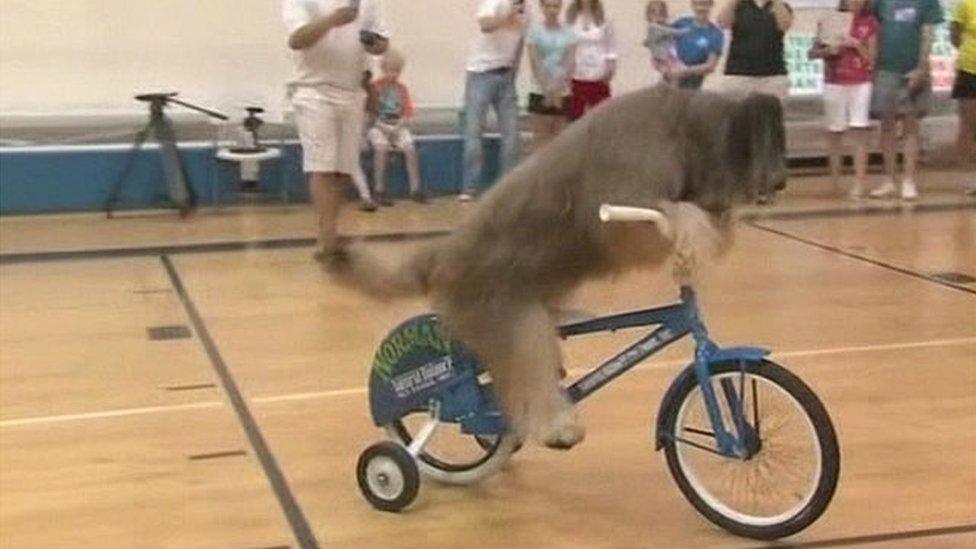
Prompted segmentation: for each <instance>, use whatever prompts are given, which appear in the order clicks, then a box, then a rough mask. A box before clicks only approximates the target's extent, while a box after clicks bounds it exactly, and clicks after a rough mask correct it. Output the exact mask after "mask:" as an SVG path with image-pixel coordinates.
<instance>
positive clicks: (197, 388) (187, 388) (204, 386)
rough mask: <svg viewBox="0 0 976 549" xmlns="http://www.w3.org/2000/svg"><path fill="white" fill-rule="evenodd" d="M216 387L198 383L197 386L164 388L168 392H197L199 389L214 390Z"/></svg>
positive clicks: (170, 386)
mask: <svg viewBox="0 0 976 549" xmlns="http://www.w3.org/2000/svg"><path fill="white" fill-rule="evenodd" d="M215 387H216V385H214V384H213V383H197V384H195V385H169V386H167V387H163V389H166V390H167V391H196V390H199V389H213V388H215Z"/></svg>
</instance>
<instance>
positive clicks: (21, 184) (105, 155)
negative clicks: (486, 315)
mask: <svg viewBox="0 0 976 549" xmlns="http://www.w3.org/2000/svg"><path fill="white" fill-rule="evenodd" d="M417 148H418V151H419V154H420V169H421V179H422V180H423V182H424V184H425V189H426V191H427V192H428V194H430V195H443V194H454V193H457V192H458V191H459V189H460V184H461V139H460V137H459V136H445V137H428V138H425V137H418V138H417ZM283 152H284V154H283V160H281V161H282V162H283V165H281V166H279V165H278V164H277V162H279V161H277V160H273V161H268V162H264V163H263V164H262V169H261V187H262V190H263V191H265V192H267V193H269V194H271V195H276V196H277V195H281V194H282V190H283V189H282V185H286V186H287V191H288V196H289V200H290V201H293V202H299V201H307V199H308V191H307V189H306V186H305V181H304V176H303V175H302V173H301V150H300V148H299V146H298V145H297V144H288V145H285V146H284V151H283ZM128 154H129V151H128V150H127V149H125V148H122V147H104V146H95V145H93V146H90V147H85V146H74V147H65V148H64V149H61V150H59V149H57V148H54V147H44V148H38V149H30V148H23V149H21V148H5V149H0V213H2V214H12V213H42V212H64V211H85V210H101V209H103V208H104V207H105V200H106V198H107V196H108V193H109V190H110V189H111V187H112V185H113V183H114V182H115V180H116V179H117V178H118V176H119V174H120V173H121V172H122V168H123V165H124V162H125V159H126V157H127V155H128ZM180 154H181V155H182V156H183V161H184V164H185V165H186V168H187V172H188V174H189V178H190V181H191V183H192V185H193V188H194V190H195V191H196V193H197V197H198V203H199V204H200V205H203V206H206V205H208V204H212V203H214V187H215V185H216V187H217V189H218V191H219V192H218V199H217V201H218V202H220V203H222V204H233V203H235V202H236V201H238V200H239V196H238V194H237V192H236V189H237V185H238V180H239V177H238V170H237V166H236V164H227V163H218V162H216V161H215V160H214V150H213V148H209V147H180ZM391 156H393V157H394V158H393V159H392V161H391V163H390V167H389V169H388V172H389V173H388V176H387V179H388V182H387V189H388V190H389V192H390V194H392V195H393V196H404V195H405V194H406V192H407V178H406V170H405V168H404V162H403V158H402V156H401V155H399V154H396V153H394V154H392V155H391ZM497 158H498V140H497V139H496V138H487V139H485V170H484V172H485V173H484V178H483V184H484V186H486V187H487V186H488V185H490V183H491V182H492V181H493V180H494V179H495V175H496V173H497ZM363 168H364V170H365V171H366V176H367V179H370V180H371V179H372V159H371V153H364V155H363ZM167 205H169V200H168V198H167V194H166V182H165V177H164V175H163V165H162V157H161V155H160V152H159V149H158V148H156V147H151V146H147V147H145V148H143V149H142V150H140V151H139V152H138V156H137V157H136V161H135V164H134V167H133V169H132V171H131V172H130V173H129V176H128V177H127V178H126V180H125V183H124V185H123V191H122V193H121V194H120V197H119V203H118V205H117V208H118V209H137V208H155V207H165V206H167Z"/></svg>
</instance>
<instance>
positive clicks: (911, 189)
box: [901, 179, 918, 200]
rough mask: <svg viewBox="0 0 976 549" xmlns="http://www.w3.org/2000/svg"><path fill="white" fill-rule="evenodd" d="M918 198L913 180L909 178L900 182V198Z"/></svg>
mask: <svg viewBox="0 0 976 549" xmlns="http://www.w3.org/2000/svg"><path fill="white" fill-rule="evenodd" d="M917 198H918V189H917V188H916V187H915V182H914V181H912V180H911V179H906V180H904V181H902V182H901V199H902V200H915V199H917Z"/></svg>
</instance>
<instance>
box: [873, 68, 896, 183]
mask: <svg viewBox="0 0 976 549" xmlns="http://www.w3.org/2000/svg"><path fill="white" fill-rule="evenodd" d="M903 86H904V84H903V83H902V82H901V75H900V74H893V73H887V72H884V71H878V72H877V73H876V74H875V77H874V86H873V87H872V90H871V113H872V114H873V115H874V116H875V117H876V118H879V119H880V120H881V125H880V127H881V136H880V138H881V155H882V158H883V160H884V173H885V178H884V181H883V182H882V183H881V185H880V186H879V187H877V188H876V189H874V190H872V191H871V192H870V194H869V196H870V197H871V198H885V197H889V196H893V195H894V194H895V193H896V192H897V191H898V188H897V187H896V186H895V169H896V165H897V162H898V156H897V151H896V150H895V149H896V146H897V141H898V134H897V131H898V95H899V92H900V89H901V88H902V87H903Z"/></svg>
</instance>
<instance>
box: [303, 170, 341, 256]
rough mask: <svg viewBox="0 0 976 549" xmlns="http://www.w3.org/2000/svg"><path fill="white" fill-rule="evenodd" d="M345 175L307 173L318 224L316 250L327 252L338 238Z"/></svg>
mask: <svg viewBox="0 0 976 549" xmlns="http://www.w3.org/2000/svg"><path fill="white" fill-rule="evenodd" d="M346 179H347V177H346V176H344V175H342V174H338V173H314V172H313V173H310V174H308V190H309V194H311V196H312V205H313V207H314V209H315V216H316V221H317V226H318V242H317V246H316V248H317V252H319V253H322V252H328V251H329V250H331V249H334V248H335V247H336V244H337V242H338V240H339V233H338V225H339V210H340V209H341V208H342V202H343V200H344V198H345V197H344V196H343V193H342V190H343V189H342V187H343V183H345V181H346Z"/></svg>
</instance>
